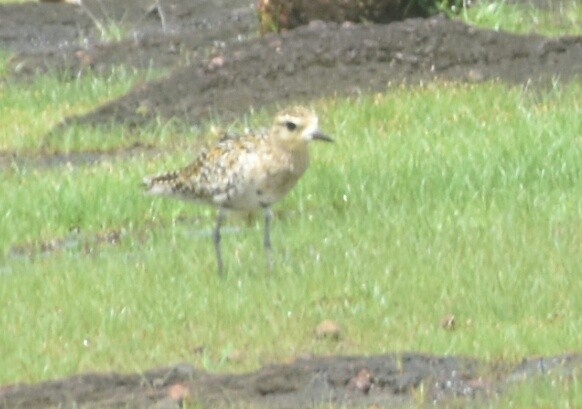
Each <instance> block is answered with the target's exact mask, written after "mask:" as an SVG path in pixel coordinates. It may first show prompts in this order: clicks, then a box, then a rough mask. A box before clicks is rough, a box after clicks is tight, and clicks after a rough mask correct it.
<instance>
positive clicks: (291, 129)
mask: <svg viewBox="0 0 582 409" xmlns="http://www.w3.org/2000/svg"><path fill="white" fill-rule="evenodd" d="M285 126H286V127H287V129H288V130H290V131H294V130H295V129H296V128H297V124H295V123H293V122H290V121H287V122H285Z"/></svg>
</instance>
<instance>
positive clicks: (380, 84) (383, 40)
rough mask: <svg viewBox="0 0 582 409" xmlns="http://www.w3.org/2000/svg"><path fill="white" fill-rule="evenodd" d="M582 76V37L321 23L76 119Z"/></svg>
mask: <svg viewBox="0 0 582 409" xmlns="http://www.w3.org/2000/svg"><path fill="white" fill-rule="evenodd" d="M581 72H582V37H578V38H561V39H548V38H544V37H540V36H518V35H512V34H508V33H499V32H493V31H488V30H478V29H475V28H473V27H470V26H467V25H465V24H463V23H461V22H458V21H451V20H448V19H446V18H443V17H435V18H432V19H426V20H425V19H412V20H406V21H404V22H399V23H393V24H390V25H344V26H340V25H337V24H334V23H327V24H325V23H321V22H318V23H317V22H316V23H312V24H311V25H309V26H306V27H300V28H298V29H295V30H293V31H289V32H287V33H284V34H282V35H280V36H276V35H271V36H267V37H265V38H261V39H255V40H251V41H247V42H245V43H242V44H234V45H232V46H229V47H226V48H225V49H223V50H219V51H218V52H215V53H213V55H212V56H211V57H210V58H208V59H205V60H203V61H201V62H199V63H195V64H193V65H191V66H188V67H185V68H182V69H179V70H176V71H175V72H174V73H173V74H172V75H170V76H168V77H167V78H164V79H162V80H159V81H156V82H153V83H147V84H144V85H142V86H140V87H138V88H136V89H135V90H133V91H132V92H131V93H129V94H128V95H126V96H124V97H122V98H120V99H119V100H117V101H114V102H112V103H110V104H107V105H105V106H103V107H101V108H99V109H98V110H96V111H95V112H92V113H90V114H88V115H86V116H84V117H81V118H76V119H74V121H75V122H80V123H84V124H97V123H108V122H112V121H114V122H123V123H127V124H130V125H134V126H139V125H142V124H144V123H146V122H148V121H150V120H152V119H154V118H158V117H161V118H164V119H169V118H172V117H177V118H180V119H183V120H185V121H187V122H189V123H197V122H200V121H201V120H203V119H206V118H207V117H209V116H213V117H220V118H224V119H232V118H233V117H237V116H239V115H240V114H241V113H245V112H247V111H248V110H249V108H250V107H254V108H255V109H260V108H262V107H265V106H271V105H275V104H278V105H286V104H288V103H290V102H291V101H297V100H299V101H301V100H310V99H313V98H321V97H325V96H330V95H339V96H346V95H350V94H356V95H357V94H360V93H366V92H371V91H384V90H386V87H387V85H388V84H390V83H400V82H409V83H418V82H421V81H428V80H432V79H435V78H441V79H447V80H453V81H471V82H475V81H484V80H489V79H499V80H503V81H509V82H512V83H525V82H527V81H549V80H552V79H554V78H560V79H562V80H564V81H567V80H569V79H571V78H573V77H575V76H576V75H578V74H580V73H581Z"/></svg>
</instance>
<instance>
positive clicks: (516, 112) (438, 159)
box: [0, 83, 582, 383]
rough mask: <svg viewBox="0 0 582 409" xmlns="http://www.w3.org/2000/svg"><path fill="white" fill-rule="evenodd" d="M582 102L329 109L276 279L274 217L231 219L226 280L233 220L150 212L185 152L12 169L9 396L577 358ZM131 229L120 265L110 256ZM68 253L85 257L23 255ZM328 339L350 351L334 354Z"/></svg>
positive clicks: (2, 378)
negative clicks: (218, 374) (96, 378)
mask: <svg viewBox="0 0 582 409" xmlns="http://www.w3.org/2000/svg"><path fill="white" fill-rule="evenodd" d="M581 91H582V85H581V84H579V83H576V84H572V85H569V86H564V87H560V86H557V87H556V89H554V90H552V91H550V92H547V93H541V92H533V91H531V92H523V91H521V90H520V89H518V88H509V87H507V86H504V85H500V84H483V85H478V86H477V85H475V86H465V85H453V84H435V85H430V86H427V87H423V88H404V87H403V88H395V89H391V90H389V91H388V92H387V93H386V94H385V95H376V96H369V97H361V98H360V99H358V100H354V101H341V100H328V101H321V102H319V103H317V105H316V108H317V110H318V112H319V113H320V114H321V116H322V128H323V129H325V130H326V131H328V132H329V133H330V134H332V135H333V136H334V137H335V138H336V140H337V143H336V144H334V145H318V146H313V156H314V160H313V165H312V167H311V169H310V170H309V172H308V174H307V175H306V176H305V179H304V180H303V181H302V182H301V183H300V184H299V186H298V187H297V188H296V189H295V191H294V192H293V193H292V194H291V196H290V197H289V198H288V199H287V200H285V201H284V202H283V203H282V204H281V205H280V206H278V207H277V208H276V209H277V218H276V223H275V225H274V230H273V236H274V237H273V239H274V245H275V254H276V270H275V271H274V273H273V274H271V275H268V274H267V273H266V271H265V269H264V268H263V265H264V256H263V252H262V248H261V229H262V223H261V222H260V218H257V219H256V220H253V221H251V223H250V225H249V224H248V223H246V222H245V221H244V219H243V218H240V217H233V218H231V219H229V225H230V227H231V228H235V230H230V233H227V234H225V238H224V254H225V259H226V264H227V268H228V270H229V275H228V278H227V279H226V280H219V279H218V277H217V276H216V272H215V260H214V253H213V250H212V244H211V240H210V237H209V231H210V229H211V226H212V224H213V220H214V212H213V211H212V210H211V209H208V208H205V207H196V206H188V205H187V204H184V203H180V202H174V201H170V200H161V199H152V198H149V197H144V196H142V194H141V192H140V189H139V186H138V184H139V181H140V179H141V177H142V176H143V175H145V174H149V173H155V172H158V171H160V170H163V169H168V168H172V167H174V166H179V165H181V164H184V163H186V162H187V161H188V159H189V158H191V157H192V156H193V155H194V152H189V151H188V150H184V149H183V145H176V146H177V147H175V148H173V146H174V144H173V141H170V142H168V141H166V140H163V143H165V144H168V146H169V148H168V154H167V156H166V155H154V156H151V155H150V156H143V157H137V158H136V157H133V158H125V159H119V160H114V159H112V160H111V161H108V162H105V163H101V164H99V165H95V166H85V167H72V166H62V167H55V168H52V169H35V168H27V167H20V168H19V167H14V166H13V167H11V168H8V169H5V170H4V171H3V177H2V179H1V180H0V190H1V191H2V192H3V200H2V201H1V202H0V218H1V219H0V237H1V238H2V240H1V242H2V247H3V254H4V255H3V256H2V257H3V258H2V265H1V267H0V271H1V272H2V275H1V276H0V277H1V279H0V299H2V300H3V302H2V304H1V307H2V311H1V313H0V327H2V328H3V329H4V331H3V333H2V334H3V336H2V337H0V350H2V351H6V352H5V354H4V362H5V365H4V367H3V368H2V369H0V383H7V382H15V381H36V380H40V379H48V378H54V377H58V376H65V375H68V374H71V373H76V372H79V371H88V370H120V371H135V370H143V369H146V368H149V367H151V366H154V365H162V364H167V363H169V362H176V361H182V360H187V361H190V362H193V363H194V364H196V365H199V366H202V367H205V368H207V369H210V370H214V371H232V370H234V371H242V370H249V369H252V368H256V367H257V366H259V365H260V364H261V363H263V362H273V361H279V360H284V359H286V358H288V357H290V356H294V355H297V354H300V353H303V352H309V353H315V354H333V353H343V354H374V353H383V352H387V351H405V350H412V351H423V352H429V353H435V354H462V355H473V356H477V357H480V358H483V359H486V360H490V361H496V360H500V359H503V360H510V361H518V360H519V359H520V358H521V357H523V356H528V355H533V354H536V355H537V354H540V355H552V354H559V353H563V352H564V351H573V350H577V349H578V348H579V345H580V344H581V341H582V339H581V335H582V334H581V331H580V328H582V320H581V318H580V317H581V316H582V314H580V312H581V311H582V305H581V304H582V302H581V301H580V297H577V294H580V293H581V291H582V288H581V287H582V285H581V284H580V280H579V279H578V274H579V268H580V263H579V254H580V251H581V250H582V248H581V243H582V183H580V182H581V173H582V164H581V163H580V160H579V158H580V157H581V154H582V146H581V144H580V135H582V124H581V123H580V121H574V120H573V118H578V117H580V115H582V112H581V111H582V107H581V106H580V102H579V98H578V96H579V95H580V92H581ZM62 103H63V104H64V103H65V102H62ZM419 112H422V115H418V113H419ZM261 118H266V114H263V115H261ZM255 121H257V119H256V118H252V119H251V122H255ZM30 127H31V129H33V130H34V129H35V128H36V126H35V125H34V124H30ZM104 137H105V135H104ZM182 138H183V137H179V136H176V140H179V141H181V142H180V143H181V144H183V143H184V141H183V139H182ZM191 145H192V146H194V145H196V142H194V141H192V142H191ZM72 230H74V231H75V233H71V231H72ZM112 230H116V231H119V232H120V235H121V241H120V243H119V244H107V243H103V242H97V241H96V240H95V239H94V237H95V235H96V234H104V233H106V232H109V231H112ZM55 238H57V239H66V242H67V243H68V244H67V245H66V246H65V248H64V249H62V250H61V251H57V252H53V253H42V254H36V256H35V257H34V258H32V259H29V258H28V257H26V256H23V255H22V254H21V253H18V252H16V253H15V251H14V249H15V248H16V249H18V248H22V246H26V245H32V246H34V245H35V243H36V245H38V243H39V242H50V240H53V239H55ZM451 313H452V314H454V315H455V317H456V320H457V322H458V329H457V330H456V331H454V332H447V331H444V330H442V329H441V328H440V326H439V322H440V319H441V318H442V317H443V316H444V315H446V314H451ZM326 318H329V319H333V320H336V321H337V322H339V323H340V324H341V325H342V326H343V327H344V329H345V337H344V339H343V340H342V341H340V342H337V343H334V342H321V341H317V340H315V339H314V337H313V329H314V327H315V325H316V324H317V323H319V322H320V321H321V320H323V319H326ZM33 328H34V329H33ZM201 346H203V347H204V352H203V353H202V354H200V353H198V352H196V351H197V350H198V348H199V347H201ZM235 350H236V351H238V352H242V356H243V359H241V360H240V361H237V362H229V360H228V356H229V354H231V353H232V351H235Z"/></svg>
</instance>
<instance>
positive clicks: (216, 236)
mask: <svg viewBox="0 0 582 409" xmlns="http://www.w3.org/2000/svg"><path fill="white" fill-rule="evenodd" d="M225 217H226V215H225V213H224V210H223V209H218V216H217V217H216V226H215V227H214V232H212V241H213V242H214V250H216V263H217V264H218V275H219V276H220V277H223V276H224V265H223V263H222V252H221V251H220V228H221V227H222V223H223V222H224V219H225Z"/></svg>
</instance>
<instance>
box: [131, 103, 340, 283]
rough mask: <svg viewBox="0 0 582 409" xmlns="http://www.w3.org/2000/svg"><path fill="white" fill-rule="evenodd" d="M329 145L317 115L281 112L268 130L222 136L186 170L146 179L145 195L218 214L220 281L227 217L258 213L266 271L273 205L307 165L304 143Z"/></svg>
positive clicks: (307, 111)
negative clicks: (196, 205)
mask: <svg viewBox="0 0 582 409" xmlns="http://www.w3.org/2000/svg"><path fill="white" fill-rule="evenodd" d="M311 141H323V142H333V141H334V140H333V139H332V138H331V137H329V136H328V135H326V134H325V133H323V132H322V131H320V130H319V119H318V117H317V115H316V114H315V112H314V111H313V110H311V109H309V108H305V107H302V106H292V107H289V108H286V109H283V110H281V111H279V112H278V113H277V114H276V115H275V119H274V121H273V124H272V126H271V128H270V129H268V130H267V131H263V132H253V131H249V132H246V133H245V134H243V135H242V136H238V137H232V136H225V137H223V138H221V139H220V140H219V141H218V142H216V143H214V144H213V145H210V146H207V147H205V148H203V149H202V150H201V151H200V152H199V154H198V156H197V157H196V159H195V160H194V161H193V162H192V163H190V164H189V165H187V166H185V167H183V168H181V169H179V170H177V171H173V172H169V173H165V174H161V175H158V176H150V177H146V178H144V180H143V184H144V185H145V189H146V193H147V194H149V195H156V196H167V197H173V198H178V199H182V200H186V201H190V202H197V203H206V204H209V205H212V206H214V207H216V208H217V209H218V212H217V217H216V223H215V225H214V230H213V233H212V240H213V243H214V249H215V253H216V261H217V270H218V275H219V276H221V277H223V276H224V264H223V259H222V252H221V247H220V242H221V233H220V230H221V227H222V225H223V223H224V221H225V218H226V212H227V211H230V210H234V211H255V210H259V209H262V210H263V212H264V219H265V230H264V236H263V246H264V250H265V254H266V260H267V268H268V269H269V270H270V269H271V268H272V255H271V253H272V248H271V247H272V246H271V235H270V230H271V222H272V218H273V213H272V210H271V206H272V205H273V204H275V203H277V202H279V201H280V200H281V199H283V198H284V197H285V196H286V195H287V194H288V193H289V191H290V190H291V189H292V188H293V187H294V186H295V185H296V184H297V182H298V181H299V179H300V178H301V176H303V174H304V173H305V171H306V170H307V168H308V166H309V151H308V144H309V143H310V142H311Z"/></svg>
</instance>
